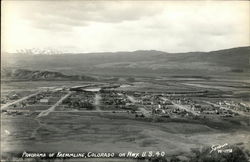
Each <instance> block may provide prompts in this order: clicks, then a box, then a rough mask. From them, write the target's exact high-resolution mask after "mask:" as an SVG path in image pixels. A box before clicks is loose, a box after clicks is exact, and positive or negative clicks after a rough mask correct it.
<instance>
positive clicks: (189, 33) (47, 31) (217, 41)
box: [1, 0, 250, 53]
mask: <svg viewBox="0 0 250 162" xmlns="http://www.w3.org/2000/svg"><path fill="white" fill-rule="evenodd" d="M1 3H2V5H1V12H2V13H1V15H2V22H1V26H2V31H1V40H2V41H1V47H2V51H6V52H15V51H17V50H20V49H54V50H58V51H62V52H73V53H77V52H83V53H87V52H115V51H135V50H160V51H166V52H172V53H175V52H190V51H212V50H218V49H226V48H233V47H239V46H249V45H250V38H249V35H250V22H249V21H250V20H249V19H250V18H249V13H250V7H249V6H250V2H249V1H79V0H75V1H73V0H68V1H55V0H54V1H13V0H11V1H1Z"/></svg>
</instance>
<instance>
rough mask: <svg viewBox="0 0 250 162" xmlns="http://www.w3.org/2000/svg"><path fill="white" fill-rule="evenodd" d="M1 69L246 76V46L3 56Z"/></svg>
mask: <svg viewBox="0 0 250 162" xmlns="http://www.w3.org/2000/svg"><path fill="white" fill-rule="evenodd" d="M2 58H3V60H4V61H3V62H2V65H3V66H4V67H10V68H15V69H35V70H43V69H46V70H49V71H57V72H63V73H64V74H70V75H82V74H90V75H91V74H99V75H144V76H145V75H159V74H160V75H178V74H180V75H181V74H188V75H189V74H190V75H194V74H195V75H201V74H202V75H220V74H232V75H234V74H240V73H244V74H249V73H250V64H249V58H250V47H239V48H232V49H225V50H219V51H211V52H189V53H166V52H161V51H155V50H150V51H143V50H140V51H134V52H114V53H112V52H105V53H84V54H82V53H79V54H60V55H30V54H4V55H3V56H2Z"/></svg>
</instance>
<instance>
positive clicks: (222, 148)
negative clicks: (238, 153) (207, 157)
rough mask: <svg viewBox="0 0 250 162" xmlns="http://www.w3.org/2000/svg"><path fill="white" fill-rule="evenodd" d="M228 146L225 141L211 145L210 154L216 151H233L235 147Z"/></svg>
mask: <svg viewBox="0 0 250 162" xmlns="http://www.w3.org/2000/svg"><path fill="white" fill-rule="evenodd" d="M226 146H228V144H227V143H225V144H223V145H213V146H211V151H210V154H211V153H212V152H214V151H217V152H218V153H231V152H233V149H229V148H225V147H226Z"/></svg>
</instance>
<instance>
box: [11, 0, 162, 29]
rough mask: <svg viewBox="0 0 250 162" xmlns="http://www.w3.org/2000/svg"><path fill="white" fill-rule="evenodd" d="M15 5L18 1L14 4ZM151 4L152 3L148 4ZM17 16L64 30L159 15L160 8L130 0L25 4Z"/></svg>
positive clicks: (21, 6) (48, 27) (41, 26)
mask: <svg viewBox="0 0 250 162" xmlns="http://www.w3.org/2000/svg"><path fill="white" fill-rule="evenodd" d="M15 3H18V2H15ZM151 3H152V2H151ZM18 8H19V10H20V12H21V15H20V17H21V18H23V19H27V20H29V21H30V22H31V24H32V25H34V26H35V27H37V28H41V29H43V28H44V29H53V28H54V29H55V30H57V29H61V28H63V29H66V28H67V27H68V28H72V27H75V26H86V25H89V24H90V23H93V22H103V23H120V22H123V21H134V20H138V19H140V18H142V17H147V16H152V15H156V14H159V13H160V12H161V11H162V10H163V7H162V6H160V5H150V2H146V4H143V3H138V2H132V1H129V2H128V1H119V2H116V1H99V2H93V1H56V2H54V1H26V2H25V1H24V2H21V3H20V2H19V4H18Z"/></svg>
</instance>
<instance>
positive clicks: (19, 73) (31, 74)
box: [1, 68, 95, 81]
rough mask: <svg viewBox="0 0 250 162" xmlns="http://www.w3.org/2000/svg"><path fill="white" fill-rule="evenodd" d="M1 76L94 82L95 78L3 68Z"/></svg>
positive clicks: (5, 77) (16, 78)
mask: <svg viewBox="0 0 250 162" xmlns="http://www.w3.org/2000/svg"><path fill="white" fill-rule="evenodd" d="M1 76H2V78H3V79H12V80H13V79H14V80H83V81H93V80H95V78H92V77H88V76H78V75H74V76H70V75H64V74H62V73H60V72H52V71H31V70H25V69H16V70H10V69H5V68H3V69H2V70H1Z"/></svg>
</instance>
